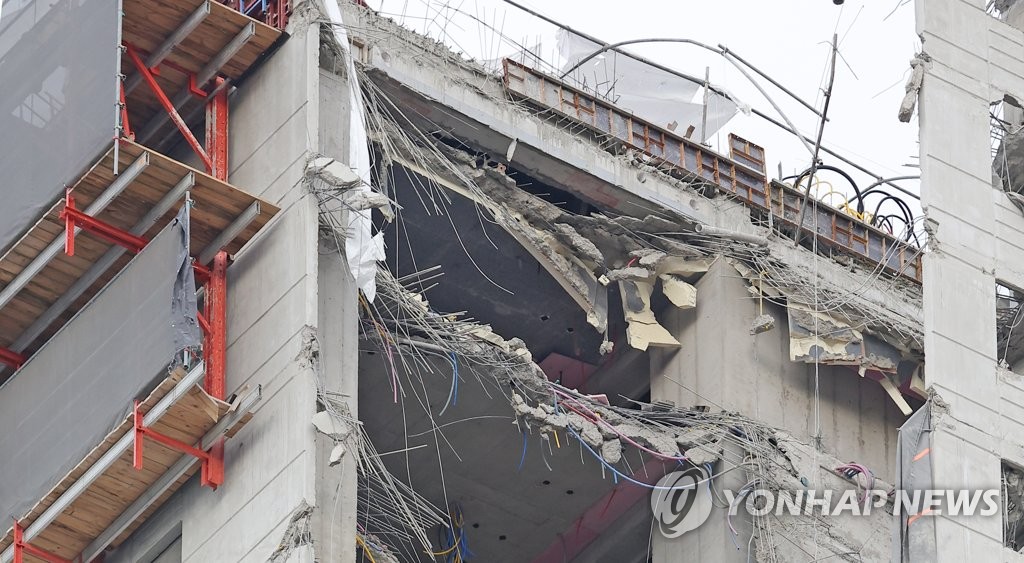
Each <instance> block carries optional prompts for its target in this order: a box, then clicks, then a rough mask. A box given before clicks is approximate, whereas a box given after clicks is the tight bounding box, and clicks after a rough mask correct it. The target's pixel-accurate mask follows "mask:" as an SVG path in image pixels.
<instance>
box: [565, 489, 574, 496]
mask: <svg viewBox="0 0 1024 563" xmlns="http://www.w3.org/2000/svg"><path fill="white" fill-rule="evenodd" d="M565 494H567V495H571V494H575V491H573V490H572V489H569V490H568V491H565Z"/></svg>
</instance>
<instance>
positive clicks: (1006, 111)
mask: <svg viewBox="0 0 1024 563" xmlns="http://www.w3.org/2000/svg"><path fill="white" fill-rule="evenodd" d="M989 139H990V149H991V151H992V185H993V186H995V187H997V188H1000V189H1002V190H1003V191H1005V192H1006V193H1007V194H1008V195H1009V196H1010V199H1011V200H1013V202H1014V203H1015V204H1016V205H1017V206H1018V207H1021V208H1022V209H1024V109H1022V108H1021V104H1020V102H1018V101H1017V99H1016V98H1014V97H1013V96H1009V95H1007V96H1003V99H1001V100H997V101H995V102H992V103H991V104H989Z"/></svg>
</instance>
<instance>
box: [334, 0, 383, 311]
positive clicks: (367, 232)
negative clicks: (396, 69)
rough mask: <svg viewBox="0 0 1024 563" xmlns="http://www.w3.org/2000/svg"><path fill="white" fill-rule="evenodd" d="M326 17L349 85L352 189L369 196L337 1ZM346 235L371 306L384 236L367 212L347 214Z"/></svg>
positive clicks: (351, 263) (366, 158)
mask: <svg viewBox="0 0 1024 563" xmlns="http://www.w3.org/2000/svg"><path fill="white" fill-rule="evenodd" d="M324 4H325V6H326V8H327V16H328V17H329V18H330V20H331V24H332V25H331V29H333V30H334V38H335V40H337V42H338V45H339V47H340V48H341V49H342V50H343V52H344V53H345V62H346V71H347V77H348V85H349V120H348V121H349V143H348V146H349V155H348V157H349V158H348V164H349V166H351V167H352V168H353V170H354V171H355V172H356V174H358V175H359V177H360V179H361V180H362V182H361V183H360V185H359V186H356V187H354V188H352V190H354V191H365V192H369V191H371V189H370V148H369V145H368V139H367V135H366V124H365V122H364V120H363V118H364V115H363V112H364V110H363V98H362V95H361V94H360V92H359V82H358V78H357V77H356V68H355V63H354V62H353V59H352V50H351V48H350V47H349V41H348V32H347V31H346V30H345V24H344V21H343V20H342V17H341V9H340V8H339V6H338V3H337V0H327V1H326V2H324ZM346 215H347V217H348V225H347V233H348V236H347V237H346V238H345V257H346V259H347V261H348V270H349V273H351V274H352V277H353V278H355V281H356V286H357V287H358V288H359V289H360V290H361V291H362V292H363V295H364V296H365V297H366V299H367V301H369V302H371V303H372V302H373V300H374V298H375V297H376V296H377V282H376V275H377V261H378V260H383V259H384V256H385V255H384V235H383V233H377V234H376V235H374V234H373V222H372V220H371V218H370V211H369V210H349V211H348V212H347V213H346Z"/></svg>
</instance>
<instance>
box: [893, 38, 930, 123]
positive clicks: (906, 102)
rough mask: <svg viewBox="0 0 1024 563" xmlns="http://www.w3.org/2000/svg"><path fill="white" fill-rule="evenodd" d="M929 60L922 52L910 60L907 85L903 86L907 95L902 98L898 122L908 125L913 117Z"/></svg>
mask: <svg viewBox="0 0 1024 563" xmlns="http://www.w3.org/2000/svg"><path fill="white" fill-rule="evenodd" d="M931 60H932V59H931V57H929V56H928V54H927V53H924V52H921V53H918V55H917V56H916V57H914V58H913V59H911V60H910V69H911V71H910V77H909V78H907V84H906V85H905V86H904V89H905V90H906V92H907V94H906V95H905V96H903V101H902V102H901V103H900V111H899V114H898V117H899V120H900V121H902V122H903V123H909V122H910V118H911V116H913V115H914V108H916V107H917V95H918V93H919V92H920V91H921V85H922V84H923V83H924V72H925V69H926V68H927V66H926V65H927V64H928V63H929V62H931Z"/></svg>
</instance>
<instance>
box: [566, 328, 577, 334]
mask: <svg viewBox="0 0 1024 563" xmlns="http://www.w3.org/2000/svg"><path fill="white" fill-rule="evenodd" d="M565 332H570V333H571V332H576V329H574V328H573V327H569V328H567V329H565Z"/></svg>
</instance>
